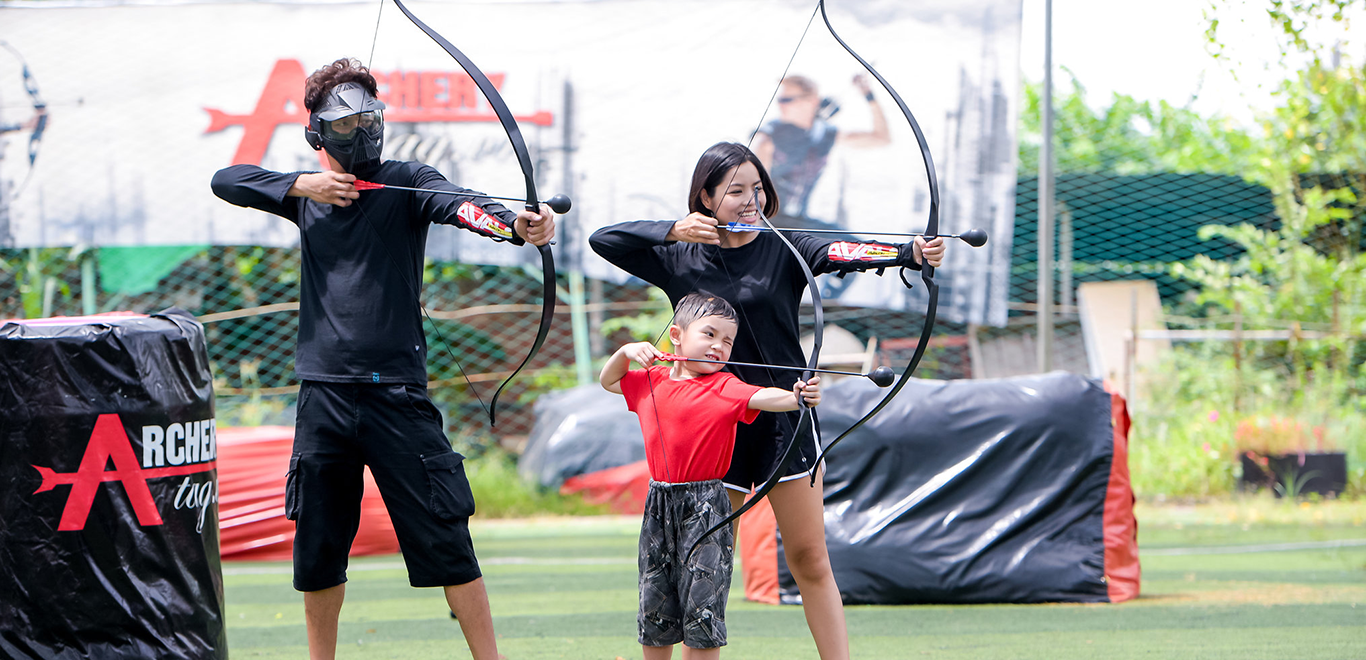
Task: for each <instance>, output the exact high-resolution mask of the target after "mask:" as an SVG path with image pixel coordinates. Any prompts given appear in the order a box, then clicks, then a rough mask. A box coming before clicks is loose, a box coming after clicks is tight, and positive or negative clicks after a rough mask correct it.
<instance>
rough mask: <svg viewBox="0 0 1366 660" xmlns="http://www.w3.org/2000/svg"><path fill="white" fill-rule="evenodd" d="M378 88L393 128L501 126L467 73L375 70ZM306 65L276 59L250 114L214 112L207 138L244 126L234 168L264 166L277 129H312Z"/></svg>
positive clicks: (497, 80) (539, 118)
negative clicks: (306, 102)
mask: <svg viewBox="0 0 1366 660" xmlns="http://www.w3.org/2000/svg"><path fill="white" fill-rule="evenodd" d="M371 73H373V74H374V76H375V82H377V83H379V100H381V101H383V102H384V104H385V105H387V106H388V109H386V110H385V111H384V121H385V123H386V124H393V123H400V124H402V123H414V124H421V123H449V122H494V123H497V122H498V115H496V114H494V112H493V110H492V109H491V108H490V107H489V106H488V102H487V101H485V100H484V98H483V96H482V95H481V94H480V92H479V87H478V86H476V85H475V84H474V80H473V79H472V78H470V77H469V75H468V74H466V73H465V72H463V71H459V72H451V71H390V72H387V73H386V72H380V71H372V72H371ZM305 77H306V76H305V74H304V66H303V64H301V63H300V62H299V60H277V61H276V62H275V68H273V69H271V72H270V77H269V79H267V80H266V86H265V89H263V90H261V96H260V97H259V98H257V99H256V108H255V109H254V110H252V112H251V114H245V115H242V114H229V113H227V112H224V111H222V110H217V109H214V108H204V111H205V112H208V113H209V127H208V129H206V130H205V131H204V133H205V134H208V133H217V132H219V131H222V130H225V129H227V128H229V127H232V126H241V127H242V141H241V142H239V143H238V144H237V153H235V154H233V157H232V164H233V165H244V164H245V165H260V164H261V159H262V158H263V157H265V155H266V150H267V149H268V148H269V147H270V138H271V136H273V135H274V134H275V129H276V128H278V127H280V126H283V125H288V124H293V125H295V126H302V125H307V124H308V111H307V110H305V109H304V79H305ZM488 78H489V82H491V83H493V86H494V88H496V89H500V90H501V89H502V87H503V81H504V80H506V78H507V74H503V73H490V74H488ZM514 118H515V119H516V120H517V121H518V122H525V123H530V124H535V125H537V126H550V125H552V124H554V123H555V117H554V115H553V114H551V113H550V112H549V111H547V110H538V111H536V112H534V113H532V114H529V115H514Z"/></svg>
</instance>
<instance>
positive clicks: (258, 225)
mask: <svg viewBox="0 0 1366 660" xmlns="http://www.w3.org/2000/svg"><path fill="white" fill-rule="evenodd" d="M50 4H51V3H43V5H44V6H41V7H40V6H39V5H38V4H37V3H15V2H11V3H0V6H4V7H5V8H4V9H3V22H2V24H0V39H3V40H4V41H5V42H6V43H7V44H8V45H9V46H11V47H12V50H13V52H12V53H0V128H3V129H5V131H4V132H3V133H0V154H3V159H2V160H0V241H2V242H3V243H4V245H8V246H19V247H24V246H55V245H75V244H86V245H101V246H112V245H177V244H254V245H277V246H291V245H295V244H297V242H298V233H297V230H296V229H295V227H294V226H293V225H292V224H290V223H289V222H287V221H284V220H282V219H280V218H276V217H274V216H270V215H267V214H263V213H260V212H257V211H252V210H248V209H241V208H237V207H233V206H230V205H228V204H226V203H224V202H222V201H220V200H218V199H217V198H216V197H214V196H213V195H212V193H211V192H210V190H209V180H210V178H211V177H212V176H213V173H214V172H215V171H216V170H218V169H219V168H222V167H225V166H227V165H230V164H233V163H257V164H260V165H262V166H264V167H267V168H270V169H275V170H281V171H296V170H316V169H318V168H319V161H318V157H317V153H316V152H314V151H313V150H312V149H310V148H309V147H308V145H307V144H306V143H305V142H304V139H303V129H302V127H301V126H302V124H303V123H305V122H306V120H307V115H306V113H305V112H304V110H303V108H302V107H301V100H302V82H303V78H304V76H306V75H307V74H308V73H309V72H311V71H313V70H315V69H317V68H319V67H321V66H323V65H325V64H327V63H329V62H331V61H332V60H334V59H337V58H339V57H344V56H352V57H357V58H359V59H361V60H362V61H367V60H368V61H369V62H370V64H371V68H372V70H373V71H374V72H375V73H376V74H377V77H378V78H379V79H380V82H381V92H382V98H383V100H384V101H385V102H386V103H387V104H388V105H389V108H390V109H389V110H388V111H387V112H386V115H385V118H386V127H387V134H386V141H385V142H386V144H385V150H386V151H385V156H386V157H388V158H399V159H410V160H421V161H423V162H427V163H430V164H432V165H434V166H436V167H437V168H438V169H439V170H441V171H442V172H443V173H444V174H446V175H447V176H448V177H449V178H450V179H451V180H452V181H454V182H455V183H457V184H460V185H464V186H468V187H470V188H475V189H479V190H482V191H485V192H487V193H489V194H494V195H506V196H509V197H519V196H521V195H523V194H524V186H523V185H522V180H521V171H520V169H519V168H518V166H517V163H516V159H515V157H514V156H513V154H512V151H511V148H510V147H509V144H508V140H507V138H506V136H505V135H504V133H503V131H502V128H501V126H500V125H499V124H498V123H497V121H496V119H495V118H494V117H493V114H492V111H491V110H490V109H489V107H488V104H487V103H486V102H485V101H484V99H483V98H482V97H481V96H480V95H479V93H478V91H477V89H475V88H474V87H473V84H472V83H471V81H469V79H468V77H467V76H465V74H464V73H463V71H461V70H460V68H459V65H457V64H456V63H455V62H454V61H453V60H451V58H450V57H449V56H447V55H446V53H444V52H443V51H442V50H441V48H440V47H439V46H437V45H436V44H435V43H433V42H432V41H431V40H429V39H428V38H427V37H426V36H425V35H423V34H422V33H421V31H419V30H418V29H417V28H416V27H415V26H413V25H412V24H411V23H409V22H408V21H407V19H406V18H404V17H403V15H402V14H401V13H399V12H398V11H397V8H396V7H394V6H393V5H392V4H390V5H389V6H386V7H385V8H384V10H383V13H382V16H379V11H380V5H379V3H377V2H365V3H356V4H326V5H323V4H265V3H256V2H251V3H222V4H154V5H140V6H110V7H79V6H78V7H66V8H60V7H53V8H49V7H50ZM830 5H831V6H830V7H829V9H830V13H831V21H832V22H833V23H834V24H835V28H836V29H837V30H839V32H840V36H842V37H843V38H844V39H845V40H846V41H847V42H848V43H849V44H850V45H851V46H853V48H854V49H855V50H857V51H858V52H859V53H860V54H861V55H862V56H863V57H864V58H865V59H867V60H868V61H870V62H871V63H872V64H873V65H874V66H875V67H877V69H878V71H879V72H880V73H882V75H883V76H885V77H886V78H887V79H888V80H889V81H890V82H891V83H892V85H893V86H895V88H896V89H897V90H898V92H899V93H900V94H901V96H902V98H903V99H904V100H905V102H906V104H907V105H908V106H909V107H910V109H911V110H912V111H913V112H915V113H916V118H917V119H918V120H919V121H920V124H921V126H922V128H923V130H924V133H925V135H926V137H927V138H928V141H929V145H930V148H931V150H932V151H933V154H934V162H935V166H936V169H937V172H938V175H939V182H940V188H941V195H942V219H941V229H943V230H945V231H946V232H959V231H963V230H966V229H969V228H973V227H981V228H983V229H986V230H987V231H988V233H989V234H990V235H991V241H990V242H989V243H988V244H987V246H986V247H984V248H981V249H972V248H969V247H968V246H967V245H965V244H962V243H959V242H956V241H954V242H952V243H953V244H952V246H951V248H950V252H949V256H948V263H947V264H946V265H945V267H944V268H942V269H940V270H939V271H938V272H937V273H936V280H937V281H938V282H939V283H940V284H941V287H942V288H943V292H942V293H941V300H942V302H943V304H944V308H943V311H941V314H944V315H946V316H947V317H948V318H951V319H954V320H960V321H964V320H970V321H974V322H978V323H992V324H1003V323H1004V321H1005V314H1006V310H1005V300H1006V290H1007V278H1008V274H1009V273H1008V269H1009V256H1010V244H1011V230H1012V227H1013V224H1014V186H1015V154H1016V147H1015V126H1016V115H1017V112H1018V96H1019V93H1018V87H1019V75H1018V69H1019V66H1018V57H1019V35H1020V4H1019V0H977V1H973V2H953V3H947V2H923V3H922V2H894V1H889V0H864V1H855V0H832V2H831V3H830ZM410 7H411V9H412V10H413V11H414V12H415V13H416V14H417V15H418V16H420V17H421V18H422V19H423V20H424V21H425V22H426V23H427V24H429V25H431V26H433V27H434V28H435V29H436V30H437V31H439V32H441V33H442V34H444V35H445V36H446V37H447V38H448V39H449V40H450V41H452V42H453V43H454V44H455V45H456V46H457V47H459V48H461V49H462V50H463V51H464V52H465V53H466V54H467V55H469V56H470V58H471V59H473V60H474V61H475V63H477V64H478V65H479V66H480V68H482V69H483V70H484V71H485V72H486V73H488V74H489V76H490V78H491V79H493V80H494V82H495V83H496V84H498V85H499V87H500V91H501V93H502V95H503V96H504V98H505V99H506V101H507V103H508V106H509V107H510V108H511V110H512V111H513V113H514V114H515V115H517V116H518V118H519V122H520V125H521V130H522V132H523V134H524V136H525V137H526V139H527V142H528V144H529V145H530V147H531V151H532V156H533V158H534V159H535V160H536V162H537V169H536V175H537V186H538V189H539V191H540V192H541V196H542V197H549V196H550V195H552V194H554V193H557V192H566V193H568V194H570V195H571V197H573V199H574V210H573V211H572V212H571V213H570V214H569V215H568V216H567V217H566V218H565V219H564V220H563V221H562V228H563V230H562V232H561V234H562V240H561V241H559V245H558V246H557V248H556V255H557V257H558V259H559V261H560V262H561V263H567V264H580V265H581V268H582V270H584V271H585V273H586V274H588V275H590V276H593V277H602V278H609V279H617V280H620V279H622V278H624V274H623V273H621V271H619V270H617V269H615V268H614V267H612V266H610V265H608V264H606V263H605V262H603V261H602V260H601V259H599V258H597V257H596V255H593V254H592V252H591V251H589V250H587V248H586V237H587V234H588V233H591V232H592V231H593V230H594V229H596V228H598V227H601V226H605V225H608V224H612V223H616V222H622V221H627V220H637V219H671V218H678V217H682V216H683V215H685V214H686V213H687V205H686V195H687V189H688V184H689V181H690V178H691V174H692V169H693V166H694V164H695V163H696V162H697V158H698V157H699V156H700V155H701V153H702V152H703V151H704V150H705V149H706V148H707V147H708V146H710V145H711V144H713V143H715V142H718V141H722V140H730V141H737V142H742V143H748V142H749V141H750V140H751V136H752V135H753V133H754V131H755V130H756V128H758V127H759V126H760V117H761V115H762V116H763V117H764V119H763V123H765V124H767V123H769V122H772V121H774V120H779V119H780V118H781V117H782V115H781V110H780V109H779V107H778V106H779V105H780V104H779V103H776V102H775V103H774V104H773V107H772V108H769V109H768V110H767V111H766V110H765V108H766V104H768V103H769V102H770V99H771V98H773V97H774V96H775V88H776V85H777V81H778V80H779V79H780V78H781V76H782V74H783V71H784V67H785V66H787V64H788V60H789V58H792V62H791V65H790V68H789V70H788V74H789V75H792V74H797V75H801V76H804V77H806V78H807V79H809V80H810V81H811V82H812V83H814V85H815V87H816V90H817V95H818V96H819V97H820V98H822V99H827V100H828V101H827V102H826V103H825V104H824V107H823V109H822V110H821V112H822V114H823V115H824V114H829V113H830V112H831V110H832V109H836V108H837V111H836V112H835V113H834V114H833V115H831V116H829V118H828V121H827V130H828V129H829V128H833V129H834V131H835V132H836V135H839V136H850V137H851V139H848V140H845V139H843V137H841V139H838V140H836V141H835V143H834V146H833V148H832V149H831V150H830V152H829V154H828V157H827V158H826V159H825V160H824V162H823V167H822V168H821V169H818V170H816V171H814V172H813V173H808V179H809V180H810V179H814V182H815V183H814V187H812V188H811V191H810V196H809V201H808V203H807V204H806V209H805V213H804V217H805V218H807V219H809V220H810V221H811V222H812V223H816V225H817V226H830V227H839V228H846V229H860V230H865V231H921V230H923V228H924V226H925V220H926V215H927V211H928V188H927V185H926V181H925V175H924V166H923V165H922V162H921V154H920V150H919V149H918V148H917V146H916V142H915V137H914V135H913V134H912V132H911V130H910V127H909V126H908V124H907V122H906V121H905V119H904V118H902V117H901V115H900V112H899V111H898V109H897V108H896V106H895V104H894V103H893V102H892V100H891V99H890V98H889V97H888V95H887V93H886V92H885V91H883V90H882V89H881V88H880V87H878V86H877V84H876V82H875V81H872V82H873V86H874V89H873V97H874V99H875V100H876V106H875V105H874V104H872V103H869V102H868V101H866V100H865V98H864V94H863V92H862V91H861V90H860V89H859V88H858V87H857V86H856V85H855V84H854V83H853V77H854V76H855V75H856V74H860V73H863V69H862V67H860V66H859V64H858V62H856V61H855V60H854V59H853V58H852V57H850V56H849V55H848V54H846V53H845V52H844V51H843V49H841V48H840V47H839V45H838V44H837V43H835V41H834V39H833V38H832V37H831V36H830V35H829V33H828V32H827V31H826V30H825V28H824V26H823V24H822V23H821V19H820V16H819V15H816V16H815V22H814V23H813V24H812V25H811V28H810V31H809V32H808V33H807V34H806V37H805V39H804V40H802V43H801V47H800V49H798V50H797V51H796V56H795V57H793V49H794V47H796V45H797V43H798V40H799V38H800V37H801V36H802V34H803V30H804V29H805V28H806V25H807V22H808V19H810V18H811V17H812V11H813V9H814V3H813V2H807V1H806V0H801V1H800V2H798V1H786V0H769V1H757V0H756V1H743V0H732V1H728V2H724V3H717V2H689V1H681V0H642V1H630V2H612V1H602V2H550V3H518V2H485V3H472V4H467V3H451V2H440V3H437V2H413V3H411V5H410ZM377 16H379V27H378V31H376V19H377ZM372 43H373V51H374V52H373V59H371V49H372ZM20 57H22V58H23V59H24V60H26V61H27V63H28V67H29V70H30V72H31V74H32V75H31V78H30V80H31V81H35V82H36V83H37V87H38V90H39V92H40V96H41V98H42V99H43V101H45V102H46V115H47V116H46V125H45V126H43V128H44V129H45V130H43V131H42V134H41V136H40V137H41V139H40V140H38V141H37V142H35V143H34V146H33V150H34V151H35V152H36V158H35V159H34V160H33V163H32V165H30V163H29V158H28V154H29V150H30V142H31V137H32V133H33V132H34V128H35V127H36V126H35V125H36V124H37V123H38V122H36V121H35V120H34V119H35V115H36V114H37V113H36V112H35V111H34V110H33V109H32V108H31V107H30V106H31V102H30V101H31V98H30V96H29V95H28V94H27V92H26V91H25V89H24V77H23V75H22V68H21V64H20V59H19V58H20ZM875 108H881V111H882V112H883V114H884V116H885V118H886V121H887V126H888V128H887V135H886V137H887V142H888V143H886V144H880V143H879V144H868V143H867V142H868V141H866V140H865V141H860V140H856V139H852V136H857V135H860V134H868V133H873V132H876V131H875V122H874V119H875V115H874V113H875V112H876V109H875ZM873 142H877V141H876V140H874V141H873ZM812 174H814V177H813V176H810V175H812ZM362 194H363V195H367V194H368V195H374V194H384V193H383V192H382V191H380V192H366V193H362ZM783 202H784V204H785V205H787V206H789V208H790V207H791V205H790V204H789V200H786V199H785V200H783ZM509 205H510V206H511V207H514V208H515V206H516V205H515V203H512V202H509ZM430 254H431V255H432V256H434V257H439V258H453V259H460V260H463V261H470V262H477V263H491V264H511V263H534V262H535V261H536V257H535V254H534V251H533V250H530V249H527V250H517V249H512V248H509V247H508V246H506V245H499V244H494V243H491V242H489V241H487V240H485V239H481V238H478V237H475V236H473V235H472V234H468V233H467V232H462V231H459V230H451V229H446V228H437V229H435V230H434V231H433V232H432V234H431V239H430ZM827 287H828V291H827V292H828V293H831V294H834V293H838V294H839V295H838V301H839V302H840V303H843V304H854V305H875V306H881V307H891V308H902V307H905V308H909V309H920V308H922V307H923V306H924V301H923V291H920V288H921V287H917V289H916V291H915V292H909V291H908V290H907V289H906V288H905V287H904V286H903V285H902V284H901V282H899V281H898V278H896V277H894V276H891V274H890V273H889V274H888V276H884V277H876V276H873V275H870V274H865V275H859V276H856V277H851V278H849V280H846V281H844V282H839V281H836V280H832V281H831V283H830V284H829V285H827Z"/></svg>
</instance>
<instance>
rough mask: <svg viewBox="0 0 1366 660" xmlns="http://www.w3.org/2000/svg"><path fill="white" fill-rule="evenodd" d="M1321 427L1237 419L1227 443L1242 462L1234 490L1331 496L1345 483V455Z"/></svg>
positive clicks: (1266, 418)
mask: <svg viewBox="0 0 1366 660" xmlns="http://www.w3.org/2000/svg"><path fill="white" fill-rule="evenodd" d="M1326 435H1327V434H1326V433H1325V431H1324V428H1323V427H1322V426H1314V427H1309V428H1306V427H1305V425H1304V424H1302V423H1300V422H1299V421H1298V420H1296V419H1294V418H1289V417H1276V416H1269V415H1258V416H1255V417H1249V418H1247V419H1244V420H1242V421H1240V422H1239V423H1238V427H1237V428H1236V429H1235V430H1234V432H1233V445H1234V449H1235V450H1236V454H1237V456H1238V458H1239V461H1240V462H1241V463H1242V466H1243V475H1242V477H1240V478H1239V480H1238V486H1239V489H1240V490H1244V491H1256V490H1259V489H1261V488H1270V489H1271V490H1272V491H1273V492H1275V494H1276V497H1290V498H1294V497H1299V496H1302V495H1307V494H1309V493H1318V494H1319V495H1322V496H1324V497H1335V496H1336V495H1337V494H1339V493H1341V492H1342V491H1343V489H1344V488H1346V486H1347V454H1346V453H1344V452H1341V451H1336V448H1335V447H1334V446H1333V443H1332V442H1331V441H1330V440H1328V439H1327V438H1326Z"/></svg>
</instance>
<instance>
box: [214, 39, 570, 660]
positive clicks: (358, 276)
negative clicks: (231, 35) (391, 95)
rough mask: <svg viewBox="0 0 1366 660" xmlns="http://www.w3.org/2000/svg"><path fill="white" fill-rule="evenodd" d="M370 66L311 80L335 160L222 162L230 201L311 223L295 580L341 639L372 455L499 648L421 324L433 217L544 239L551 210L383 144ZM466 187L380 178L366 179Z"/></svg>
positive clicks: (430, 561) (323, 642) (322, 633)
mask: <svg viewBox="0 0 1366 660" xmlns="http://www.w3.org/2000/svg"><path fill="white" fill-rule="evenodd" d="M377 95H378V87H377V85H376V83H375V79H374V77H373V76H371V75H370V72H369V71H368V70H366V69H365V68H364V67H362V66H361V65H360V62H358V61H356V60H348V59H342V60H337V61H336V62H334V63H332V64H331V65H328V66H326V67H323V68H322V69H319V70H318V71H316V72H314V73H313V75H311V76H309V78H308V80H307V81H306V82H305V90H304V105H305V107H306V108H307V109H308V111H309V127H308V130H307V132H306V136H307V138H308V141H309V144H311V145H312V146H313V148H314V149H318V150H320V151H324V152H325V154H326V156H327V160H328V163H329V165H330V169H329V170H327V171H324V172H312V173H297V172H296V173H281V172H271V171H268V170H265V169H262V168H260V167H256V166H254V165H235V166H232V167H228V168H226V169H223V170H220V171H219V172H218V173H217V174H215V175H214V178H213V190H214V194H216V195H218V196H219V197H220V198H222V199H224V200H225V201H228V202H231V203H233V204H236V205H239V206H247V207H251V208H255V209H259V210H262V211H266V212H269V213H274V214H276V215H279V216H281V217H284V218H285V219H287V220H289V221H290V222H293V223H295V224H296V225H298V227H299V246H300V248H301V250H302V255H301V270H302V283H301V287H300V292H299V334H298V340H297V347H296V353H295V371H296V372H297V373H298V375H299V378H300V379H301V380H302V381H303V382H302V384H301V385H300V388H299V399H298V415H297V426H296V429H295V436H294V451H293V455H292V456H291V457H290V461H289V477H288V480H287V483H286V492H285V515H286V517H288V518H290V519H291V520H295V521H296V532H295V538H294V588H295V589H298V590H299V591H302V592H304V614H305V619H306V624H307V627H308V645H309V652H310V655H311V656H312V657H314V658H331V657H333V656H334V655H335V653H336V642H337V619H338V616H339V614H340V612H341V605H342V600H343V597H344V595H345V587H346V585H345V583H346V565H347V555H348V554H349V551H350V548H351V542H352V540H353V539H354V538H355V535H356V529H357V527H358V526H359V523H360V501H361V494H362V491H363V481H362V475H363V470H364V468H365V467H366V466H369V468H370V470H371V473H372V474H373V475H374V478H375V483H376V484H377V485H378V486H379V489H380V493H381V495H383V497H384V503H385V506H386V508H388V510H389V515H390V518H391V519H392V520H393V523H394V531H395V532H396V534H397V535H398V540H399V546H400V547H401V548H402V551H403V559H404V563H405V564H407V567H408V579H409V582H410V583H411V584H412V585H413V586H414V587H433V586H441V587H444V588H445V593H446V601H447V603H448V604H449V605H450V608H451V612H452V613H454V614H455V615H456V616H457V617H458V618H459V621H460V625H461V629H462V632H463V633H464V635H465V640H466V642H468V644H469V647H470V651H471V653H472V654H473V656H474V657H475V658H476V659H483V658H489V659H492V658H497V657H498V650H497V643H496V641H495V637H494V633H493V619H492V616H491V614H490V612H489V604H488V595H487V593H486V592H485V590H484V583H483V578H482V577H481V575H482V574H481V573H480V571H479V563H478V561H477V560H476V558H475V555H474V546H473V545H472V543H471V541H470V537H469V528H468V522H469V516H471V515H473V513H474V497H473V495H472V494H471V492H470V487H469V482H468V481H467V480H466V478H465V473H464V468H463V466H462V464H461V463H462V461H463V460H464V457H463V456H461V455H460V454H457V453H455V452H454V451H453V450H452V449H451V446H450V442H449V440H447V438H446V436H445V432H444V428H443V426H442V422H441V415H440V413H439V412H438V411H437V409H436V407H435V406H433V405H432V403H431V400H430V399H429V398H428V397H427V389H426V383H427V343H426V336H425V335H424V334H423V332H422V312H421V303H420V302H419V299H418V294H419V288H420V284H421V282H422V266H423V256H424V253H425V250H426V243H427V230H428V228H429V226H430V224H431V223H439V224H447V225H455V226H459V227H462V228H464V229H468V230H470V231H473V232H475V233H478V234H482V235H484V236H488V237H489V238H492V239H494V240H499V241H508V242H510V243H512V244H514V245H522V244H523V243H531V244H533V245H545V244H547V243H549V242H550V240H551V238H553V237H554V235H555V224H554V218H553V215H552V213H551V210H550V208H549V207H548V206H545V205H541V206H540V213H539V214H538V213H532V212H529V211H519V212H517V213H513V212H512V211H509V210H507V209H505V208H503V207H502V206H501V205H499V204H497V203H495V202H493V201H492V200H490V199H488V198H486V197H482V196H481V195H480V193H477V192H474V191H469V190H465V189H462V188H457V187H455V186H454V185H452V184H451V183H450V182H449V181H447V180H446V179H445V178H444V177H442V176H441V174H440V173H438V172H437V171H436V170H435V169H433V168H431V167H429V166H427V165H422V164H419V163H411V162H398V161H384V160H381V159H380V146H381V140H382V138H383V114H382V110H383V108H384V104H383V103H382V102H380V101H379V100H377V99H376V98H375V97H376V96H377ZM358 178H360V179H364V180H367V181H371V182H374V183H381V184H388V185H395V186H405V187H410V188H422V189H440V190H446V191H452V192H455V193H458V194H454V195H447V194H433V193H423V192H405V191H394V190H386V191H375V192H369V193H367V197H366V198H365V199H364V200H362V199H360V193H358V192H357V191H356V187H355V181H356V180H357V179H358Z"/></svg>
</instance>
